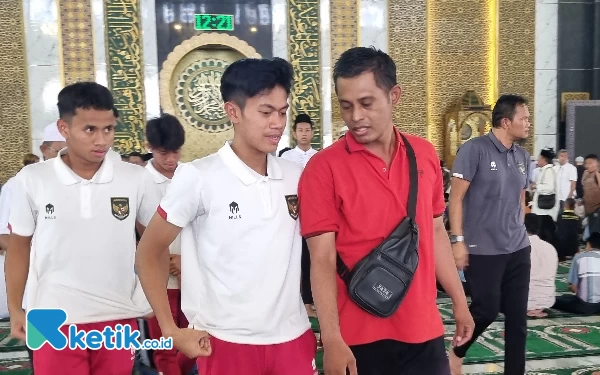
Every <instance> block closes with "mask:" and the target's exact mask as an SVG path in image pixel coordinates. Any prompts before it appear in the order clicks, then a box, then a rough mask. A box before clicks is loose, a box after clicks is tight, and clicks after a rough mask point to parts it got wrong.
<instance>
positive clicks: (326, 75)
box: [319, 0, 333, 148]
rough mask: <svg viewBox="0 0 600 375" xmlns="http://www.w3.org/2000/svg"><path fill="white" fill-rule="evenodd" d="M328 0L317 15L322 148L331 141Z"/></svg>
mask: <svg viewBox="0 0 600 375" xmlns="http://www.w3.org/2000/svg"><path fill="white" fill-rule="evenodd" d="M330 5H331V4H330V0H321V3H320V10H319V17H320V18H321V24H320V26H321V46H320V47H321V116H322V119H321V126H322V132H323V148H325V147H327V146H329V145H331V143H332V142H333V134H332V126H331V123H332V114H331V89H332V77H331V74H332V69H331V18H330V9H329V8H330Z"/></svg>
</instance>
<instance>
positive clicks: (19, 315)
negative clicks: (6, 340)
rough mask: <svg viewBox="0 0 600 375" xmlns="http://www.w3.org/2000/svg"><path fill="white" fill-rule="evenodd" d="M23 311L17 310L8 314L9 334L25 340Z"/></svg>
mask: <svg viewBox="0 0 600 375" xmlns="http://www.w3.org/2000/svg"><path fill="white" fill-rule="evenodd" d="M25 324H26V323H25V312H24V311H23V310H18V311H16V312H14V313H12V314H10V335H11V336H12V337H14V338H16V339H19V340H23V341H25Z"/></svg>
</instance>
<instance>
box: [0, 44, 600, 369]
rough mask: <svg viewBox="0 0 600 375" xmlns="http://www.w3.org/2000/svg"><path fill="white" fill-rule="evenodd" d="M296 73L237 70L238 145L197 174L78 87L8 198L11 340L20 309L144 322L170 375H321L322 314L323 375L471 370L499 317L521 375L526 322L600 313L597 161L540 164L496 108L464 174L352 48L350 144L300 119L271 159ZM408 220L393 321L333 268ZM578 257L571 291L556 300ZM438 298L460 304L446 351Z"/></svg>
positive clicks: (114, 364)
mask: <svg viewBox="0 0 600 375" xmlns="http://www.w3.org/2000/svg"><path fill="white" fill-rule="evenodd" d="M292 76H293V74H292V67H291V65H290V64H289V63H287V62H286V61H284V60H282V59H278V58H275V59H243V60H240V61H237V62H234V63H232V64H231V65H230V66H229V67H228V68H227V69H226V70H225V72H224V73H223V76H222V78H221V85H220V90H221V94H222V97H223V101H224V103H225V104H224V111H225V113H226V115H227V116H228V118H229V120H230V121H231V122H232V124H233V127H234V136H233V139H232V140H229V141H227V142H226V143H225V144H224V145H223V146H222V147H221V148H220V149H219V150H218V151H217V152H216V153H214V154H212V155H209V156H207V157H204V158H201V159H197V160H194V161H192V162H187V163H180V157H181V149H182V147H184V144H185V130H184V127H183V126H182V125H181V124H180V123H179V121H178V120H177V118H176V117H174V116H171V115H168V114H164V115H162V116H160V117H159V118H155V119H152V120H150V121H148V123H147V126H146V145H145V146H146V147H145V148H146V150H147V153H140V152H131V153H129V154H124V155H119V154H117V153H116V152H114V151H113V150H112V145H113V142H114V130H115V127H116V124H117V121H118V115H119V114H118V111H117V110H116V109H115V106H114V102H113V98H112V95H111V94H110V91H109V90H108V89H107V88H105V87H103V86H101V85H99V84H96V83H92V82H83V83H76V84H73V85H69V86H67V87H65V88H64V89H63V90H62V91H61V92H60V94H59V96H58V110H59V119H58V120H57V121H56V122H54V123H52V124H50V125H48V126H47V127H46V129H45V130H44V135H43V143H42V145H41V146H40V152H41V154H42V155H43V162H41V163H40V162H39V158H38V157H37V156H35V155H33V154H27V155H26V156H25V157H24V159H23V169H22V170H21V171H20V172H19V173H18V174H17V176H16V177H14V178H11V179H10V180H9V181H8V182H7V183H6V184H5V185H4V186H3V187H2V190H1V191H0V249H1V250H2V252H3V253H4V252H6V264H7V267H6V285H5V286H2V288H1V289H2V290H3V291H4V290H6V291H7V295H6V296H2V295H0V299H4V300H6V301H7V306H5V307H3V308H0V318H1V317H5V316H9V315H10V320H11V334H12V335H13V336H14V337H16V338H19V339H24V337H25V329H26V322H25V311H27V310H28V309H31V308H50V307H60V308H63V309H65V310H67V311H68V316H69V320H68V322H67V323H69V324H74V325H76V326H77V327H79V328H80V329H82V330H87V331H89V330H96V329H97V330H100V331H102V329H103V328H105V327H115V326H117V325H120V324H131V325H132V326H136V327H137V326H139V327H140V330H141V331H142V333H143V334H144V335H145V336H146V337H148V338H161V337H171V338H173V341H174V344H175V348H174V349H172V350H161V351H155V352H153V353H145V355H142V357H141V360H140V361H141V363H143V364H145V365H146V366H149V367H153V368H155V369H156V370H157V371H159V372H161V373H162V374H164V375H187V374H190V373H192V372H193V371H199V372H200V374H202V375H231V374H234V373H235V374H239V375H256V374H262V373H269V374H276V375H281V374H285V375H315V374H317V368H316V364H315V351H316V346H317V341H316V337H315V335H314V334H313V332H312V331H311V325H310V322H309V319H308V318H309V317H317V318H318V320H319V325H320V329H321V336H320V344H321V345H322V346H323V349H324V353H325V357H324V362H323V366H324V371H325V374H326V375H343V374H346V372H347V371H349V373H350V374H351V375H356V373H357V372H358V373H359V374H361V375H371V374H390V373H397V371H401V373H402V374H405V375H423V374H432V375H450V374H452V375H460V374H461V373H462V362H463V358H464V357H465V356H466V354H467V352H468V350H469V348H470V346H471V345H472V344H473V343H474V342H475V340H477V338H478V337H479V336H480V335H481V334H482V333H483V332H484V331H485V330H486V329H487V327H488V326H489V325H490V324H491V323H493V322H494V321H495V319H496V318H497V316H498V314H499V312H500V311H502V312H503V313H504V315H505V317H506V336H505V340H506V356H505V367H504V369H505V373H507V374H510V375H513V374H523V373H524V370H525V351H526V349H525V348H526V337H527V334H526V332H527V317H531V318H541V317H545V316H546V314H547V313H546V312H545V311H544V310H545V309H548V308H551V307H554V308H556V309H561V310H565V311H570V312H574V313H579V314H592V313H599V312H600V272H599V271H600V170H599V166H598V157H597V156H596V155H594V154H590V155H587V156H585V157H577V158H576V159H575V162H576V165H573V164H571V163H570V162H569V154H568V152H567V151H566V150H560V151H559V152H558V157H556V155H555V154H554V151H553V150H552V149H544V150H542V151H541V153H540V155H539V157H537V158H536V159H531V158H530V155H529V154H528V152H527V151H526V150H525V149H524V148H522V147H521V146H519V143H520V142H521V141H523V140H524V139H526V138H527V137H528V136H529V129H530V123H529V109H528V106H527V100H526V99H525V98H523V97H521V96H519V95H503V96H501V97H500V98H499V99H498V101H497V102H496V103H495V105H494V109H493V115H492V117H493V118H492V130H491V131H490V132H489V133H488V134H485V135H483V136H481V137H476V138H474V139H472V140H470V141H468V142H466V143H465V144H464V145H463V146H462V147H461V148H460V149H459V151H458V154H457V156H456V159H455V161H454V164H453V165H452V167H451V170H450V169H449V168H446V166H445V164H444V162H443V161H440V159H439V158H438V156H437V153H436V151H435V148H434V147H433V145H432V144H431V143H429V142H428V141H427V140H425V139H422V138H419V137H416V136H412V135H410V134H406V133H403V132H401V131H400V130H398V129H397V128H396V127H395V126H394V123H393V110H394V107H395V105H397V103H398V102H399V101H400V98H401V93H402V91H401V89H400V86H399V83H398V82H397V81H396V65H395V63H394V62H393V60H392V59H391V58H390V57H389V56H388V55H387V54H385V53H383V52H381V51H378V50H376V49H373V48H362V47H357V48H352V49H350V50H348V51H346V52H344V53H343V54H342V55H341V56H340V58H339V60H338V61H337V62H336V64H335V66H334V68H333V81H334V84H335V90H336V94H337V98H338V100H339V102H340V111H341V115H342V118H343V120H344V122H345V124H346V125H345V126H344V127H343V128H342V129H341V132H340V136H339V139H338V140H337V141H336V142H334V143H333V145H331V146H329V147H327V148H325V149H323V150H321V151H319V152H317V150H315V149H313V148H312V146H311V140H312V138H313V135H314V126H315V125H314V124H315V122H316V121H317V119H312V118H310V117H309V116H308V115H306V114H299V115H298V116H297V117H296V118H294V119H292V120H293V121H292V124H291V135H292V137H293V140H294V144H295V146H294V147H293V148H292V147H286V148H285V149H283V150H281V151H280V152H279V153H278V155H277V156H276V155H275V153H276V150H277V148H278V144H279V142H280V140H281V137H282V134H283V132H284V129H285V127H286V118H287V116H286V114H287V110H288V108H289V100H288V99H289V93H290V87H291V81H292ZM415 160H416V168H413V167H414V166H413V164H412V163H413V162H414V161H415ZM413 172H414V173H413ZM415 185H416V186H418V189H417V190H415V191H416V194H417V196H418V202H419V203H418V205H417V204H415V206H414V207H413V208H414V211H415V212H411V211H412V210H411V209H410V205H409V204H410V202H411V198H415V196H414V195H412V193H413V188H412V186H415ZM415 199H416V198H415ZM407 202H408V204H407ZM405 219H410V220H409V222H410V225H411V227H410V228H412V229H411V230H410V231H408V232H409V233H410V234H411V235H414V234H415V233H417V234H418V240H417V241H415V242H414V243H413V242H410V241H406V243H404V244H402V245H398V243H403V242H402V241H396V244H395V245H393V246H413V247H414V248H412V249H409V250H412V251H415V252H417V251H418V266H417V267H418V272H415V273H414V274H412V275H410V277H409V280H408V281H407V283H408V285H410V287H409V288H408V289H407V290H405V291H404V292H405V293H406V295H405V297H404V299H403V300H402V302H401V303H400V304H399V305H397V306H396V310H394V311H393V313H392V314H391V315H390V316H389V317H387V318H386V319H381V317H379V316H376V314H374V313H373V311H370V310H368V309H365V308H364V307H363V306H361V305H360V304H359V303H357V299H356V298H355V297H354V296H353V294H352V293H351V286H350V285H348V283H346V278H347V276H348V275H347V273H345V271H344V268H343V267H341V265H343V266H344V267H346V268H347V269H352V268H355V267H356V266H357V265H360V264H361V262H363V261H365V259H367V258H368V257H369V256H371V255H372V254H374V252H375V251H376V250H377V249H378V247H380V244H382V240H383V241H384V242H385V241H386V239H387V238H388V237H389V236H390V233H395V232H396V231H397V230H398V228H400V227H401V225H402V223H404V222H405V221H404V220H405ZM300 223H301V224H302V225H300ZM399 223H400V224H399ZM413 238H414V237H413ZM567 259H571V261H572V264H571V269H570V272H569V276H568V281H569V290H570V291H571V292H572V293H573V294H572V295H568V296H558V297H557V296H556V290H555V283H554V279H555V278H556V272H557V267H558V263H559V261H561V260H567ZM182 260H183V261H182ZM2 261H3V262H4V257H3V258H2ZM378 261H380V262H383V261H388V262H389V261H390V260H389V259H384V260H381V257H380V258H379V260H378ZM392 261H397V262H401V261H400V260H398V259H396V260H394V259H392ZM3 268H4V267H3ZM2 279H3V280H4V278H2ZM436 281H437V283H436ZM436 285H437V288H439V289H441V290H443V291H445V292H446V293H447V294H448V295H449V296H450V298H451V299H452V303H453V312H454V318H455V320H456V328H455V332H454V337H453V338H452V345H451V347H450V348H449V350H447V349H446V346H445V339H444V333H445V332H444V326H443V323H442V320H441V317H440V314H439V311H438V308H437V305H436V297H437V290H436ZM367 289H373V290H374V291H375V292H377V293H378V294H379V295H380V296H382V297H384V298H387V299H389V298H391V295H392V293H391V291H390V290H388V289H386V287H385V286H383V285H380V287H378V288H375V287H373V288H367ZM394 293H396V291H394ZM466 294H468V295H470V296H471V303H470V305H469V304H468V303H467V298H466ZM0 307H2V306H0ZM65 327H66V326H65ZM63 328H64V327H63ZM142 354H144V353H142ZM30 356H31V358H32V361H33V362H32V363H33V368H34V371H35V373H36V374H38V375H46V374H48V375H54V374H56V373H57V372H56V368H58V367H61V368H64V369H65V370H64V371H62V373H63V374H65V375H70V374H73V375H87V374H97V373H106V374H113V375H125V374H127V375H129V374H131V370H132V368H133V366H134V359H135V357H134V356H131V353H130V352H128V351H122V350H121V351H119V350H112V351H111V350H108V349H101V350H98V351H89V350H88V351H86V350H74V351H59V350H55V349H53V348H52V347H49V346H45V347H43V348H41V349H40V350H38V351H36V352H35V353H33V352H30Z"/></svg>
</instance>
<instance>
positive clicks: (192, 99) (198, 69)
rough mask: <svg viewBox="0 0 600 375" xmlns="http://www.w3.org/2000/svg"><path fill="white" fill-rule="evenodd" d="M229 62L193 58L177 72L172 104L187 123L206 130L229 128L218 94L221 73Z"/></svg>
mask: <svg viewBox="0 0 600 375" xmlns="http://www.w3.org/2000/svg"><path fill="white" fill-rule="evenodd" d="M229 64H230V63H229V62H227V61H224V60H219V59H206V60H202V61H194V62H193V63H192V64H190V65H189V66H187V67H186V68H185V69H184V70H183V71H182V72H181V74H180V75H179V79H178V80H177V86H176V89H175V103H176V105H177V109H178V110H179V114H180V115H181V116H182V117H183V118H185V119H186V120H187V122H188V124H190V125H191V126H193V127H194V128H196V129H198V130H203V131H206V132H209V133H219V132H223V131H227V130H229V129H231V127H232V124H231V121H228V120H227V116H226V114H225V110H224V109H223V104H224V103H223V99H222V97H221V91H220V88H221V76H222V75H223V72H224V71H225V69H226V68H227V67H228V66H229Z"/></svg>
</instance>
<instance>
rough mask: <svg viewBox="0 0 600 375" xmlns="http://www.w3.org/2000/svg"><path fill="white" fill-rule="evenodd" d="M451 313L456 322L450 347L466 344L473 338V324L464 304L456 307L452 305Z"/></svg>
mask: <svg viewBox="0 0 600 375" xmlns="http://www.w3.org/2000/svg"><path fill="white" fill-rule="evenodd" d="M452 311H453V313H454V320H456V331H455V332H454V339H453V340H452V346H461V345H464V344H465V343H467V342H468V341H469V340H470V339H471V337H472V336H473V330H474V329H475V322H474V321H473V317H472V316H471V312H470V311H469V308H468V307H467V304H466V303H465V304H461V305H458V306H457V305H454V306H453V307H452Z"/></svg>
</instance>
